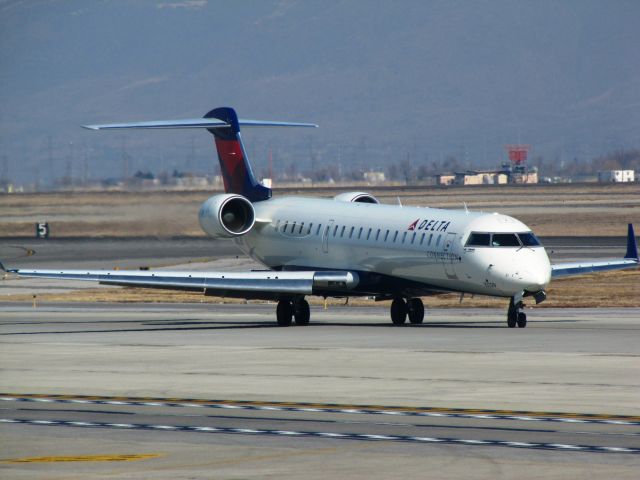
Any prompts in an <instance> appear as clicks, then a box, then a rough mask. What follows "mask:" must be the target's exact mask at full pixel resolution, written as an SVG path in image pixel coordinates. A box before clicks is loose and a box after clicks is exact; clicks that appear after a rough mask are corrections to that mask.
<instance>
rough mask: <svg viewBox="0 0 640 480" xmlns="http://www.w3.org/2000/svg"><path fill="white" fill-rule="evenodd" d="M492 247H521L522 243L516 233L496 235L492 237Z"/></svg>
mask: <svg viewBox="0 0 640 480" xmlns="http://www.w3.org/2000/svg"><path fill="white" fill-rule="evenodd" d="M491 245H492V246H494V247H519V246H520V242H519V241H518V237H516V234H515V233H494V234H493V235H492V236H491Z"/></svg>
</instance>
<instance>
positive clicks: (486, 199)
mask: <svg viewBox="0 0 640 480" xmlns="http://www.w3.org/2000/svg"><path fill="white" fill-rule="evenodd" d="M363 189H364V188H363V187H354V188H351V189H349V188H348V187H345V188H342V189H339V190H338V189H326V188H324V189H323V188H309V189H286V190H284V189H283V190H276V191H275V195H286V194H291V195H304V196H324V197H330V196H333V195H336V194H337V193H340V192H341V191H348V190H363ZM366 190H368V191H370V192H371V193H373V194H374V195H376V196H377V197H378V198H379V199H380V200H381V201H382V202H383V203H397V201H398V198H400V200H401V201H402V204H403V205H419V206H429V207H441V208H463V206H464V204H466V205H467V206H468V208H469V209H471V210H479V211H486V212H494V211H497V212H500V213H505V214H508V215H512V216H515V217H516V218H518V219H520V220H522V221H523V222H524V223H526V224H527V225H529V226H530V227H531V228H532V229H533V230H534V231H535V232H536V233H537V234H538V235H540V236H623V235H624V234H625V226H626V224H627V223H628V222H634V223H637V224H639V225H640V186H639V185H638V184H607V185H604V184H579V185H571V184H569V185H496V186H489V185H487V186H473V187H471V186H470V187H407V188H403V187H385V188H383V187H371V188H368V189H366ZM211 194H212V192H205V191H184V192H179V191H167V192H74V193H69V192H67V193H42V194H13V195H7V194H4V195H0V237H3V238H7V237H16V236H32V235H33V233H34V223H35V222H43V221H46V222H48V223H49V225H50V227H51V234H52V235H53V236H55V237H104V236H110V237H131V236H160V237H174V236H203V235H204V234H203V233H202V231H201V230H200V227H199V225H198V218H197V212H198V208H199V207H200V204H201V203H202V202H203V201H204V200H206V199H207V198H208V197H209V196H210V195H211Z"/></svg>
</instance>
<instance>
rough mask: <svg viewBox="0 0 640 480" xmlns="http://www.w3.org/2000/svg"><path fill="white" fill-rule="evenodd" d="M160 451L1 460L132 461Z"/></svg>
mask: <svg viewBox="0 0 640 480" xmlns="http://www.w3.org/2000/svg"><path fill="white" fill-rule="evenodd" d="M161 456H162V454H160V453H134V454H125V455H122V454H111V455H73V456H54V457H24V458H8V459H3V460H0V463H50V462H132V461H135V460H148V459H150V458H158V457H161Z"/></svg>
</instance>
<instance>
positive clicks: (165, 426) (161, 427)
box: [148, 425, 178, 430]
mask: <svg viewBox="0 0 640 480" xmlns="http://www.w3.org/2000/svg"><path fill="white" fill-rule="evenodd" d="M148 427H149V428H160V429H163V430H175V429H177V428H178V427H174V426H173V425H148Z"/></svg>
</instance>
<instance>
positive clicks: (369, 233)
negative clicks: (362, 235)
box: [367, 229, 371, 240]
mask: <svg viewBox="0 0 640 480" xmlns="http://www.w3.org/2000/svg"><path fill="white" fill-rule="evenodd" d="M369 237H371V229H369V231H368V232H367V240H369Z"/></svg>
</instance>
